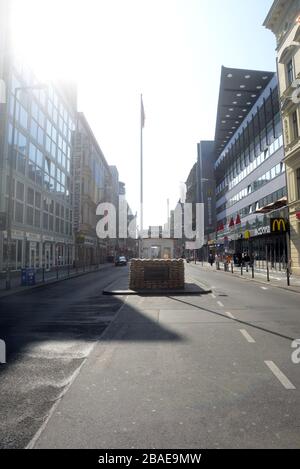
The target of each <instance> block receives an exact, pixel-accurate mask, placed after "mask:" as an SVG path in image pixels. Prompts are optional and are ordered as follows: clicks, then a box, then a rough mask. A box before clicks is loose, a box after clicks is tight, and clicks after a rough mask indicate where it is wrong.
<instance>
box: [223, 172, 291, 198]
mask: <svg viewBox="0 0 300 469" xmlns="http://www.w3.org/2000/svg"><path fill="white" fill-rule="evenodd" d="M284 171H285V165H284V163H279V164H277V165H276V166H274V167H273V168H272V169H270V170H269V171H267V172H266V173H265V174H263V175H262V176H260V177H259V178H258V179H257V180H256V181H254V182H253V183H252V184H249V185H248V187H247V188H245V189H242V190H241V191H240V192H239V193H238V194H235V195H234V196H233V197H232V198H231V199H229V201H228V204H227V207H232V205H234V204H236V203H237V202H239V201H240V200H242V199H244V198H245V197H247V196H248V195H250V194H252V192H255V191H256V190H258V189H260V188H261V187H263V186H264V185H265V184H268V182H270V181H272V180H273V179H275V178H276V177H277V176H279V175H280V174H282V173H283V172H284Z"/></svg>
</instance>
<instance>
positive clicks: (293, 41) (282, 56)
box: [264, 0, 300, 275]
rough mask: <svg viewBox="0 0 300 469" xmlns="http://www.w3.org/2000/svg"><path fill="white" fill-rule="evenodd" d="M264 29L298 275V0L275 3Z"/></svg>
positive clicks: (299, 248)
mask: <svg viewBox="0 0 300 469" xmlns="http://www.w3.org/2000/svg"><path fill="white" fill-rule="evenodd" d="M264 26H265V27H266V28H268V29H270V30H271V31H272V32H273V33H274V34H275V36H276V40H277V49H276V51H277V68H278V79H279V93H280V107H281V113H282V120H283V129H284V132H283V135H284V151H285V159H284V162H285V165H286V173H287V188H288V203H289V222H290V240H291V252H290V256H291V267H292V271H293V273H294V274H297V275H300V129H299V122H300V99H299V95H300V93H299V84H300V81H299V78H300V1H299V0H276V1H274V2H273V5H272V7H271V9H270V11H269V13H268V16H267V18H266V20H265V22H264ZM297 80H298V81H297Z"/></svg>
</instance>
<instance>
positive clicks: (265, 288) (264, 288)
mask: <svg viewBox="0 0 300 469" xmlns="http://www.w3.org/2000/svg"><path fill="white" fill-rule="evenodd" d="M260 288H261V289H262V290H268V289H267V287H260Z"/></svg>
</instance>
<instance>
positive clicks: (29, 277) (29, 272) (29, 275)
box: [21, 268, 35, 287]
mask: <svg viewBox="0 0 300 469" xmlns="http://www.w3.org/2000/svg"><path fill="white" fill-rule="evenodd" d="M21 285H22V286H26V287H28V286H31V285H35V270H34V269H28V268H27V269H22V270H21Z"/></svg>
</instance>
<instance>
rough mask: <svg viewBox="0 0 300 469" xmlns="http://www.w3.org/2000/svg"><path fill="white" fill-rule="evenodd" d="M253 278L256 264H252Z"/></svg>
mask: <svg viewBox="0 0 300 469" xmlns="http://www.w3.org/2000/svg"><path fill="white" fill-rule="evenodd" d="M252 278H254V264H252Z"/></svg>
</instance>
